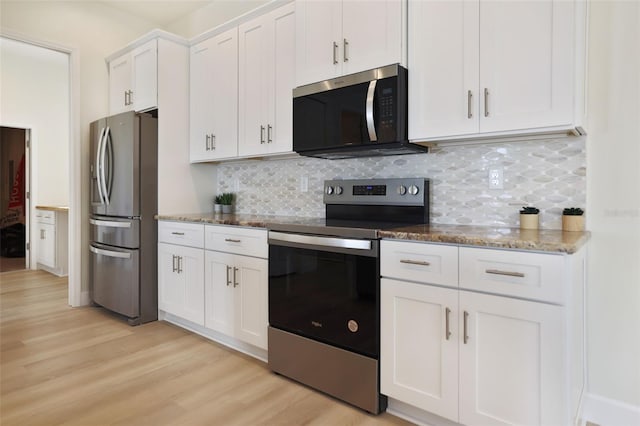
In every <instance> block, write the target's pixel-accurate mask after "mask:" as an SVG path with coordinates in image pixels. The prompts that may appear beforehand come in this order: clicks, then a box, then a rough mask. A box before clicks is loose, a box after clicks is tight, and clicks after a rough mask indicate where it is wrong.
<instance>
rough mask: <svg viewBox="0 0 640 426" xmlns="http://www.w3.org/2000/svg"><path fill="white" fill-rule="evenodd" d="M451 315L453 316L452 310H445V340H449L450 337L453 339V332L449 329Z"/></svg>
mask: <svg viewBox="0 0 640 426" xmlns="http://www.w3.org/2000/svg"><path fill="white" fill-rule="evenodd" d="M449 314H451V309H449V308H445V310H444V324H445V325H444V328H445V330H444V337H445V339H447V340H449V337H451V330H450V328H449Z"/></svg>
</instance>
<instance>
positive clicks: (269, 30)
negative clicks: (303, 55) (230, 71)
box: [238, 3, 295, 156]
mask: <svg viewBox="0 0 640 426" xmlns="http://www.w3.org/2000/svg"><path fill="white" fill-rule="evenodd" d="M238 33H239V63H238V76H239V96H238V118H239V120H238V122H239V134H238V155H240V156H250V155H261V154H275V153H284V152H291V150H292V149H293V145H292V143H293V139H292V138H293V135H292V132H293V130H292V117H293V104H292V101H291V94H292V90H293V88H294V86H295V81H294V76H295V4H294V3H290V4H288V5H286V6H283V7H280V8H278V9H276V10H274V11H272V12H270V13H268V14H266V15H263V16H260V17H259V18H256V19H254V20H251V21H249V22H247V23H244V24H242V25H240V26H239V28H238Z"/></svg>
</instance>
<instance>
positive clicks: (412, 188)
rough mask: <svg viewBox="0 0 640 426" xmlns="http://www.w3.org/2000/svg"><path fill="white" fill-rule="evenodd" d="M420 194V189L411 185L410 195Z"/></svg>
mask: <svg viewBox="0 0 640 426" xmlns="http://www.w3.org/2000/svg"><path fill="white" fill-rule="evenodd" d="M418 192H420V189H418V187H417V186H415V185H411V186H410V187H409V194H411V195H418Z"/></svg>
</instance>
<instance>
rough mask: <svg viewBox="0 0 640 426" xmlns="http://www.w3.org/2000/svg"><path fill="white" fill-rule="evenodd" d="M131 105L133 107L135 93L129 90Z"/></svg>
mask: <svg viewBox="0 0 640 426" xmlns="http://www.w3.org/2000/svg"><path fill="white" fill-rule="evenodd" d="M129 105H133V92H132V91H131V90H129Z"/></svg>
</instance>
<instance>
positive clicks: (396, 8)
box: [296, 0, 406, 86]
mask: <svg viewBox="0 0 640 426" xmlns="http://www.w3.org/2000/svg"><path fill="white" fill-rule="evenodd" d="M405 4H406V1H405V0H367V1H354V0H343V1H313V0H299V1H296V43H297V44H296V83H297V85H298V86H302V85H305V84H310V83H314V82H317V81H321V80H326V79H330V78H334V77H338V76H340V75H346V74H353V73H356V72H360V71H365V70H368V69H372V68H378V67H381V66H384V65H389V64H394V63H403V62H404V61H403V57H402V56H403V55H402V52H403V48H404V36H403V28H404V26H403V24H404V22H403V11H404V10H405V9H404V7H405Z"/></svg>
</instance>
